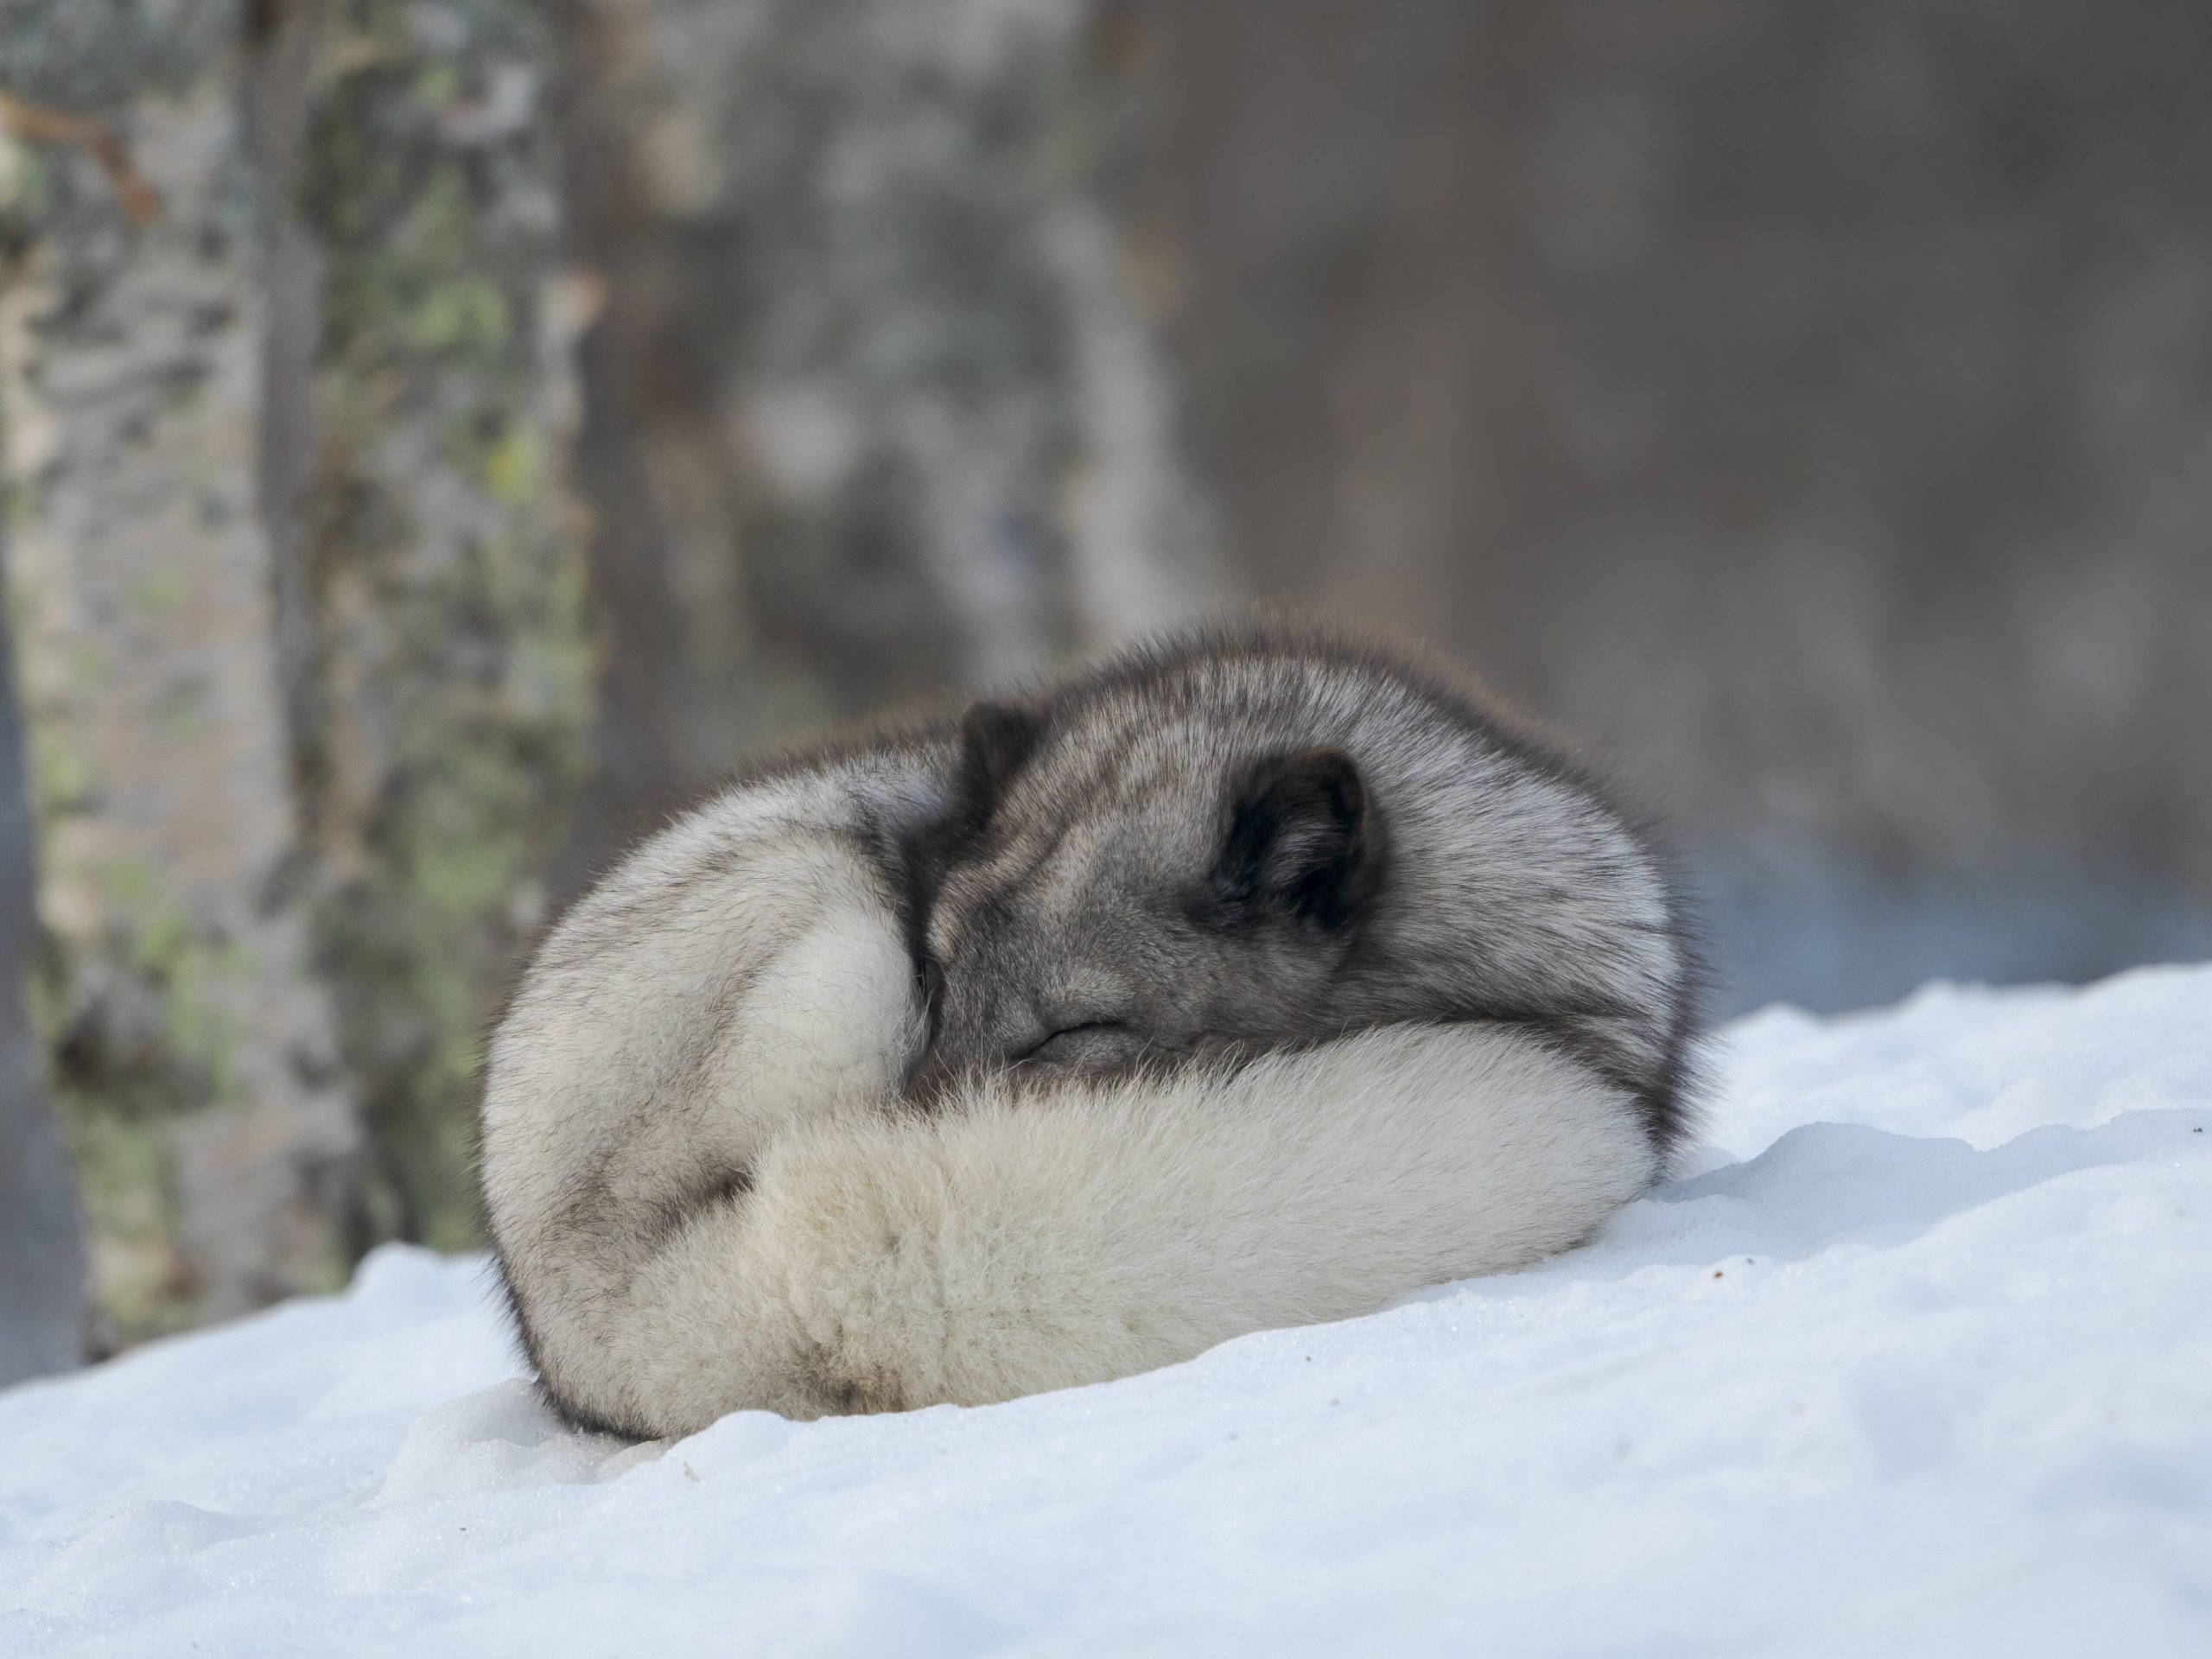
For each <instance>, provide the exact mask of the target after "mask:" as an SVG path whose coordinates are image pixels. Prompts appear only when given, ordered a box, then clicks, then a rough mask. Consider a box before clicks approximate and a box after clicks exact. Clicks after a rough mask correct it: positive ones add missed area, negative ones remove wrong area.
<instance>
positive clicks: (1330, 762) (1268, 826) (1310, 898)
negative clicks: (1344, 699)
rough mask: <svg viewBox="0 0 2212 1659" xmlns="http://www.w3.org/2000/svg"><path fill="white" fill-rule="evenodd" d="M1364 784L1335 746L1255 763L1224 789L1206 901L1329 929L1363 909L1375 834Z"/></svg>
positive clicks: (1354, 764)
mask: <svg viewBox="0 0 2212 1659" xmlns="http://www.w3.org/2000/svg"><path fill="white" fill-rule="evenodd" d="M1373 817H1374V812H1373V808H1372V806H1371V805H1370V802H1369V800H1368V795H1367V785H1366V783H1365V781H1364V780H1363V779H1362V778H1361V777H1360V775H1359V766H1358V765H1357V762H1355V761H1354V760H1352V758H1351V756H1350V755H1348V754H1346V753H1344V751H1343V750H1342V749H1338V748H1311V749H1299V750H1295V751H1294V752H1293V753H1288V754H1280V755H1274V756H1271V757H1269V758H1268V759H1267V760H1260V761H1255V762H1254V763H1253V764H1252V765H1251V766H1248V767H1247V768H1246V769H1245V770H1244V772H1243V774H1242V775H1241V776H1240V777H1239V778H1237V779H1236V782H1235V783H1234V784H1233V785H1232V786H1231V787H1230V795H1229V822H1228V827H1227V829H1225V830H1224V833H1223V836H1222V845H1221V852H1220V854H1219V855H1218V857H1217V859H1216V861H1215V863H1214V871H1213V879H1212V887H1213V894H1214V897H1215V898H1216V899H1217V900H1219V901H1221V902H1222V903H1224V905H1226V906H1229V907H1230V908H1231V909H1232V910H1233V911H1241V912H1245V913H1247V914H1249V913H1252V912H1260V911H1267V910H1274V911H1278V912H1287V913H1288V914H1290V915H1292V916H1294V917H1296V918H1298V919H1299V920H1300V921H1305V922H1311V923H1313V924H1314V925H1317V926H1319V927H1323V928H1327V929H1331V930H1334V929H1337V928H1340V927H1343V926H1344V925H1346V924H1347V923H1350V922H1351V921H1353V920H1355V919H1356V918H1357V917H1358V916H1359V914H1360V913H1361V912H1363V910H1364V909H1365V908H1366V906H1367V901H1368V899H1369V896H1370V890H1371V888H1372V886H1373V874H1374V866H1375V845H1374V843H1375V834H1374V823H1373Z"/></svg>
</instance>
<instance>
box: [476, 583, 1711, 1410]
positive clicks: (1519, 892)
mask: <svg viewBox="0 0 2212 1659" xmlns="http://www.w3.org/2000/svg"><path fill="white" fill-rule="evenodd" d="M1699 976H1700V967H1699V962H1698V958H1697V954H1696V951H1695V950H1694V945H1693V938H1692V931H1691V929H1690V927H1689V925H1688V921H1687V919H1686V914H1685V902H1684V899H1683V896H1682V893H1681V888H1680V886H1679V884H1678V882H1677V881H1676V880H1675V878H1674V876H1673V875H1672V874H1671V873H1670V871H1669V866H1668V864H1667V861H1666V860H1665V859H1664V857H1663V856H1662V854H1661V853H1660V851H1659V850H1658V849H1657V848H1656V845H1655V843H1654V842H1653V840H1652V839H1651V837H1650V836H1649V833H1648V831H1647V830H1645V829H1643V828H1642V827H1641V826H1640V825H1639V824H1638V823H1636V822H1635V821H1634V820H1633V819H1632V818H1631V817H1630V816H1629V815H1627V814H1625V813H1624V811H1623V810H1620V809H1619V808H1618V807H1617V806H1616V805H1615V804H1612V802H1611V797H1610V795H1609V792H1608V791H1606V790H1605V788H1604V787H1603V786H1602V785H1599V783H1598V782H1597V781H1596V780H1594V779H1592V777H1591V776H1589V775H1588V774H1586V772H1584V771H1583V770H1582V769H1581V768H1580V766H1578V765H1576V764H1575V763H1573V762H1572V761H1571V760H1568V759H1567V758H1566V757H1565V756H1564V755H1562V754H1561V753H1558V752H1557V751H1555V749H1554V747H1551V746H1549V745H1548V744H1547V743H1546V742H1544V741H1540V740H1539V739H1537V738H1535V737H1534V736H1532V735H1530V734H1528V733H1527V732H1525V731H1524V730H1522V728H1520V727H1519V726H1518V725H1516V723H1515V722H1513V721H1510V719H1508V718H1507V717H1506V716H1504V715H1502V714H1500V713H1499V712H1497V710H1496V709H1493V708H1492V707H1491V705H1490V704H1488V703H1487V702H1485V701H1484V700H1483V699H1482V698H1481V696H1479V695H1478V694H1477V693H1476V692H1474V691H1473V690H1471V689H1469V688H1466V687H1465V686H1462V685H1460V684H1459V683H1456V682H1455V681H1454V680H1453V678H1452V677H1451V676H1450V675H1449V674H1447V673H1446V672H1445V671H1440V670H1439V669H1436V668H1433V667H1431V666H1427V665H1423V664H1418V663H1416V662H1414V661H1413V660H1412V659H1410V658H1408V657H1406V656H1405V654H1404V653H1402V652H1398V651H1395V650H1386V649H1383V648H1379V647H1376V646H1375V645H1370V644H1367V643H1364V642H1362V641H1357V640H1354V639H1347V638H1344V637H1341V636H1339V635H1337V634H1335V633H1333V632H1329V631H1327V630H1325V629H1321V628H1316V627H1312V626H1303V625H1298V624H1289V623H1281V622H1272V621H1267V622H1249V623H1243V624H1237V625H1234V626H1217V627H1213V628H1210V629H1205V630H1199V631H1194V632H1185V633H1183V634H1179V635H1173V636H1170V637H1167V638H1166V639H1161V640H1160V641H1157V642H1154V643H1151V644H1148V645H1141V646H1139V647H1137V648H1135V649H1132V650H1128V651H1126V652H1122V653H1121V654H1118V655H1116V656H1112V657H1109V658H1105V659H1103V661H1100V662H1098V663H1096V664H1091V665H1089V666H1085V667H1082V668H1079V669H1077V670H1076V671H1072V672H1071V673H1069V674H1068V675H1066V676H1065V677H1061V678H1059V679H1058V680H1055V681H1052V682H1051V683H1046V684H1043V685H1040V686H1039V687H1036V688H1034V689H1033V690H1029V691H1028V692H1027V693H1025V694H1023V695H1020V696H1012V697H1008V698H1006V699H1003V700H999V701H992V702H982V703H978V704H976V705H975V706H974V707H972V708H970V709H968V710H966V711H965V713H964V714H962V715H948V716H946V717H944V718H942V719H934V718H919V719H916V720H914V721H910V722H906V723H903V724H902V723H892V724H888V725H886V726H883V727H881V728H877V729H875V730H874V731H872V732H869V733H867V734H861V735H856V736H852V737H849V738H846V739H843V740H841V741H832V742H830V743H828V744H826V745H823V746H821V747H815V748H811V749H805V750H801V751H798V752H795V753H791V754H788V755H785V756H782V757H779V758H777V759H773V760H768V761H766V763H764V764H762V765H760V766H758V767H756V768H755V769H754V770H753V771H752V772H750V773H749V774H747V775H746V776H744V777H742V778H741V779H740V780H738V781H737V782H736V783H735V784H734V785H731V786H730V787H728V789H726V790H724V791H722V792H721V793H720V794H718V795H716V796H715V798H712V799H711V800H709V802H708V803H707V804H704V805H703V806H702V807H700V808H698V809H697V810H695V811H693V812H691V813H690V814H689V815H688V816H686V817H682V818H680V819H678V820H677V821H676V822H675V823H671V825H669V826H668V827H667V828H665V829H663V830H661V831H660V832H659V833H658V835H655V836H652V838H651V839H649V840H647V841H646V842H644V843H643V844H642V845H640V846H639V847H638V848H636V849H634V850H633V851H632V853H630V854H629V855H628V856H627V857H626V858H625V859H624V860H623V861H621V862H620V864H619V865H617V866H616V867H615V868H614V869H613V871H612V873H611V874H608V875H607V877H606V878H605V879H604V880H602V881H601V883H600V884H599V885H598V887H596V888H595V889H594V890H593V891H592V892H591V893H588V895H587V896H586V897H585V898H584V899H582V900H581V901H580V902H579V903H578V904H577V905H576V906H575V907H574V908H573V909H572V910H571V911H570V912H569V914H568V915H567V916H566V917H565V918H563V920H562V921H561V923H560V924H559V925H557V926H556V927H555V928H554V929H553V930H552V931H551V932H550V934H549V936H548V937H547V938H546V939H545V941H544V943H543V945H542V946H541V948H540V949H539V950H538V953H537V957H536V959H535V960H534V961H533V962H532V963H531V966H530V968H529V969H528V971H527V973H526V974H525V976H524V979H523V982H522V984H521V987H520V989H519V991H518V995H517V996H516V998H515V1000H514V1002H513V1004H512V1007H511V1009H510V1010H509V1012H508V1014H507V1015H506V1017H505V1020H504V1021H503V1022H502V1023H501V1025H500V1027H499V1029H498V1031H497V1033H496V1034H495V1036H494V1039H493V1045H492V1052H491V1057H490V1064H489V1069H488V1073H487V1079H486V1094H485V1101H484V1109H483V1126H482V1127H483V1148H482V1175H483V1184H484V1196H485V1199H486V1209H487V1212H488V1215H489V1218H490V1223H491V1227H492V1231H493V1239H494V1242H495V1244H496V1247H497V1250H498V1255H499V1262H500V1264H501V1267H502V1269H503V1272H504V1274H505V1283H506V1286H507V1288H508V1291H509V1294H510V1296H511V1298H512V1305H513V1308H514V1312H515V1314H516V1318H517V1320H518V1325H519V1326H520V1329H521V1331H522V1333H523V1337H524V1343H525V1344H526V1345H527V1347H528V1349H529V1351H530V1354H531V1357H532V1359H533V1360H534V1362H535V1363H536V1364H537V1370H538V1373H539V1375H540V1376H541V1378H542V1379H543V1384H544V1387H545V1389H546V1390H547V1392H548V1394H549V1395H550V1398H551V1399H552V1400H553V1401H554V1402H555V1403H556V1405H557V1406H558V1407H559V1408H561V1409H562V1410H563V1412H564V1413H565V1414H567V1415H568V1416H569V1417H570V1418H571V1419H572V1420H573V1421H576V1422H579V1423H582V1424H585V1425H589V1426H593V1427H601V1428H605V1429H608V1430H612V1431H614V1432H617V1433H624V1434H627V1435H632V1436H637V1437H658V1436H666V1435H674V1434H681V1433H689V1432H690V1431H692V1430H695V1429H697V1428H700V1427H703V1426H705V1425H706V1424H707V1423H709V1422H710V1421H713V1420H714V1419H715V1418H716V1417H718V1416H721V1414H724V1413H727V1412H730V1411H734V1410H739V1409H742V1408H766V1409H769V1410H773V1411H778V1412H782V1413H784V1414H787V1415H791V1416H794V1417H808V1416H817V1415H822V1414H828V1413H836V1412H855V1411H887V1410H899V1409H903V1408H911V1407H918V1406H922V1405H927V1404H931V1403H934V1402H948V1401H949V1402H959V1403H964V1404H981V1403H984V1402H992V1401H998V1400H1004V1399H1007V1398H1010V1397H1012V1396H1014V1395H1021V1394H1027V1393H1030V1392H1033V1391H1036V1390H1039V1389H1054V1388H1064V1387H1069V1386H1073V1385H1077V1384H1082V1383H1095V1382H1101V1381H1103V1380H1106V1379H1108V1378H1111V1377H1116V1376H1125V1375H1128V1374H1129V1373H1132V1372H1135V1371H1140V1370H1147V1369H1148V1368H1151V1367H1154V1366H1159V1365H1164V1364H1168V1363H1174V1362H1176V1361H1179V1360H1183V1359H1187V1358H1189V1357H1192V1356H1193V1355H1196V1354H1198V1352H1200V1351H1203V1350H1205V1349H1206V1348H1208V1347H1210V1346H1211V1345H1212V1344H1216V1343H1218V1342H1221V1341H1224V1340H1225V1339H1226V1338H1230V1337H1234V1336H1237V1335H1240V1334H1243V1333H1244V1332H1250V1331H1255V1330H1259V1329H1263V1328H1267V1327H1271V1326H1281V1325H1296V1324H1302V1323H1307V1322H1312V1321H1316V1320H1323V1319H1340V1318H1344V1317H1347V1316H1350V1315H1353V1314H1357V1313H1366V1312H1370V1311H1372V1310H1374V1309H1376V1308H1377V1307H1380V1306H1383V1305H1384V1304H1386V1303H1388V1302H1389V1301H1390V1300H1393V1299H1395V1298H1396V1297H1399V1296H1402V1295H1403V1294H1407V1293H1408V1292H1410V1291H1413V1290H1415V1289H1417V1288H1419V1287H1422V1286H1425V1285H1430V1284H1435V1283H1439V1282H1442V1281H1448V1280H1452V1279H1457V1278H1462V1277H1465V1276H1467V1275H1470V1274H1481V1273H1488V1272H1493V1271H1496V1270H1498V1269H1502V1268H1511V1267H1515V1266H1518V1265H1520V1264H1522V1263H1525V1262H1530V1261H1533V1260H1535V1258H1537V1257H1539V1256H1541V1255H1546V1254H1548V1253H1549V1252H1552V1251H1555V1250H1559V1249H1564V1248H1566V1247H1567V1246H1569V1245H1572V1244H1573V1243H1577V1242H1578V1241H1580V1240H1581V1239H1583V1238H1584V1237H1586V1236H1588V1235H1589V1233H1590V1232H1591V1231H1592V1230H1593V1229H1594V1228H1595V1227H1596V1226H1597V1225H1598V1224H1599V1223H1600V1222H1602V1221H1603V1220H1604V1219H1605V1217H1606V1216H1607V1215H1608V1214H1609V1213H1610V1212H1611V1211H1612V1210H1613V1209H1615V1208H1616V1207H1617V1206H1618V1205H1621V1204H1623V1203H1625V1202H1626V1201H1627V1200H1629V1199H1630V1198H1634V1197H1636V1196H1637V1194H1638V1193H1639V1192H1643V1190H1644V1189H1645V1188H1646V1187H1647V1186H1648V1185H1649V1184H1650V1183H1651V1182H1652V1181H1653V1180H1654V1179H1656V1177H1657V1176H1658V1175H1659V1174H1660V1173H1662V1171H1663V1169H1664V1168H1665V1166H1666V1164H1667V1160H1668V1158H1669V1154H1670V1152H1671V1151H1672V1150H1673V1149H1674V1147H1675V1146H1676V1144H1677V1142H1678V1141H1679V1140H1680V1139H1681V1135H1683V1132H1684V1129H1685V1127H1686V1124H1687V1123H1688V1118H1689V1115H1690V1111H1691V1107H1692V1095H1693V1091H1692V1087H1691V1084H1692V1058H1693V1051H1694V1042H1695V1038H1696V1018H1695V1002H1696V996H1695V993H1696V989H1697V986H1698V982H1699Z"/></svg>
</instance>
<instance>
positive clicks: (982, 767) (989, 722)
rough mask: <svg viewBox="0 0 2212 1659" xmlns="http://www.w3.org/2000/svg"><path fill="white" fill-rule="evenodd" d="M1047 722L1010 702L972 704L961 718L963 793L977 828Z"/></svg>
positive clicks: (1034, 743)
mask: <svg viewBox="0 0 2212 1659" xmlns="http://www.w3.org/2000/svg"><path fill="white" fill-rule="evenodd" d="M1044 729H1045V722H1044V721H1042V720H1040V719H1039V718H1038V717H1037V716H1036V715H1033V714H1032V713H1031V712H1030V711H1029V710H1028V709H1023V708H1020V707H1019V706H1017V705H1016V704H1014V703H1009V702H988V701H987V702H976V703H971V704H970V705H969V709H968V712H967V713H966V714H964V715H962V716H961V717H960V772H961V783H960V793H961V795H962V796H963V799H964V806H965V810H966V813H967V815H968V816H969V818H970V819H971V820H972V821H973V823H974V824H975V825H976V827H980V826H981V824H982V820H983V819H985V818H987V817H989V816H990V811H991V808H992V806H993V805H994V804H995V803H996V801H997V798H998V796H999V794H1000V792H1001V791H1003V790H1004V789H1005V787H1006V785H1007V782H1008V780H1010V779H1012V778H1013V776H1014V773H1015V772H1019V771H1020V770H1021V768H1022V766H1024V765H1025V764H1026V763H1027V760H1028V759H1029V756H1030V753H1031V752H1032V751H1033V750H1034V749H1035V748H1036V747H1037V740H1038V739H1039V737H1040V736H1041V735H1043V734H1044Z"/></svg>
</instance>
